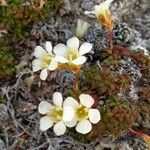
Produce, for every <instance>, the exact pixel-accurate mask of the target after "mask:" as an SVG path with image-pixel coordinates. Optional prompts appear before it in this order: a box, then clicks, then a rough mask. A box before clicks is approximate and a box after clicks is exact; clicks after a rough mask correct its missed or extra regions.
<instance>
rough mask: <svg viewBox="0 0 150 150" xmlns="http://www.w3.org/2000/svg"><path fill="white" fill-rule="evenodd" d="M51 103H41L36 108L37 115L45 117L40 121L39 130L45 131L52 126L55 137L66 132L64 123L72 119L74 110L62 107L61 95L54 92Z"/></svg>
mask: <svg viewBox="0 0 150 150" xmlns="http://www.w3.org/2000/svg"><path fill="white" fill-rule="evenodd" d="M53 103H54V105H51V104H50V103H48V102H46V101H42V102H41V103H40V104H39V106H38V111H39V113H41V114H43V115H45V116H44V117H42V118H41V119H40V129H41V130H42V131H46V130H47V129H49V128H51V127H52V126H53V125H54V127H53V131H54V132H55V134H56V135H57V136H60V135H63V134H64V133H65V131H66V125H65V122H66V121H70V120H72V118H73V117H74V109H73V108H72V107H70V106H64V107H63V98H62V94H61V93H59V92H55V93H54V94H53Z"/></svg>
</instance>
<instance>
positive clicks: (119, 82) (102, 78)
mask: <svg viewBox="0 0 150 150" xmlns="http://www.w3.org/2000/svg"><path fill="white" fill-rule="evenodd" d="M106 61H109V58H107V60H105V62H106ZM106 65H107V64H106ZM93 75H94V78H93ZM130 81H131V79H130V77H129V75H128V74H123V75H120V74H119V73H117V72H116V71H115V70H111V69H110V68H109V67H106V66H104V65H103V69H102V70H101V69H100V68H99V66H98V65H94V66H91V67H90V69H85V70H84V71H83V74H82V79H81V87H83V88H82V89H81V90H82V91H84V90H87V91H89V90H90V91H92V92H96V93H97V95H103V94H105V95H108V96H111V95H113V94H116V93H118V92H119V90H120V89H121V88H122V90H124V89H126V88H127V87H128V85H129V84H130Z"/></svg>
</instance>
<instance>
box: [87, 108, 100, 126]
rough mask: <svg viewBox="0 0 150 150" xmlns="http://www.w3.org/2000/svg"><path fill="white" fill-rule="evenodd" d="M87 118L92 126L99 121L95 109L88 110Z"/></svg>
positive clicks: (98, 115) (98, 113)
mask: <svg viewBox="0 0 150 150" xmlns="http://www.w3.org/2000/svg"><path fill="white" fill-rule="evenodd" d="M88 116H89V120H90V121H91V122H92V123H93V124H96V123H98V122H99V121H100V119H101V116H100V112H99V111H98V110H97V109H89V112H88Z"/></svg>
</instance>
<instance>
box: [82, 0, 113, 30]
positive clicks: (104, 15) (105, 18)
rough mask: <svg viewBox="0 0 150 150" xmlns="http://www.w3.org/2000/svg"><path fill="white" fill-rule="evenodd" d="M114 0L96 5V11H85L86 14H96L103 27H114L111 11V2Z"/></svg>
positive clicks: (107, 0)
mask: <svg viewBox="0 0 150 150" xmlns="http://www.w3.org/2000/svg"><path fill="white" fill-rule="evenodd" d="M112 1H113V0H106V1H104V2H102V3H100V4H99V5H95V8H94V11H85V12H84V13H85V14H94V15H95V16H96V17H97V19H98V21H99V22H100V23H101V25H102V26H103V27H106V28H108V29H112V27H113V21H112V16H111V13H110V11H109V6H110V3H111V2H112Z"/></svg>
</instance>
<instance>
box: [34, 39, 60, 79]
mask: <svg viewBox="0 0 150 150" xmlns="http://www.w3.org/2000/svg"><path fill="white" fill-rule="evenodd" d="M33 55H34V56H35V57H36V59H34V60H33V62H32V68H33V72H36V71H39V70H41V73H40V79H41V80H46V78H47V76H48V70H50V71H53V70H55V69H56V68H57V65H58V63H57V61H56V60H55V56H54V54H53V52H52V44H51V42H49V41H47V42H46V43H45V49H44V48H43V47H41V46H36V47H35V49H34V53H33Z"/></svg>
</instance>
